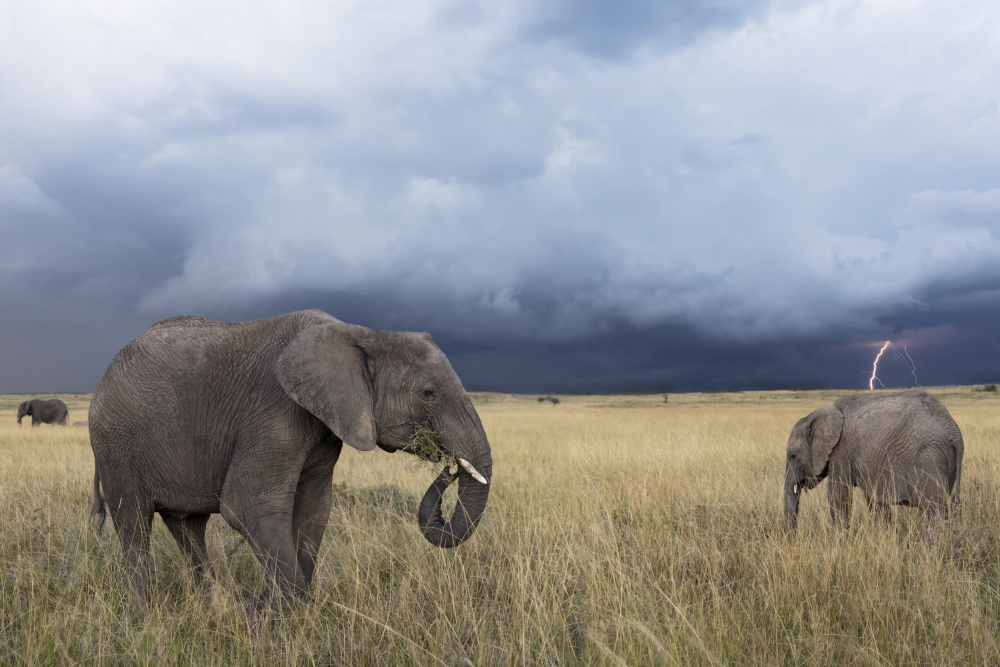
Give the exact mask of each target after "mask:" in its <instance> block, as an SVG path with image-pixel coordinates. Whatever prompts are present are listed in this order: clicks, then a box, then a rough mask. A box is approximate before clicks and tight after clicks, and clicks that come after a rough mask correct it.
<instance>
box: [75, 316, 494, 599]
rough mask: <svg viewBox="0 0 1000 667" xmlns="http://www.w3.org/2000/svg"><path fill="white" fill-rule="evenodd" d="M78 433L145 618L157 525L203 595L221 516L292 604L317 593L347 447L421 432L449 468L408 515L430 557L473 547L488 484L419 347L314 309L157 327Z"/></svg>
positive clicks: (444, 363)
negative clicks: (436, 551) (338, 470)
mask: <svg viewBox="0 0 1000 667" xmlns="http://www.w3.org/2000/svg"><path fill="white" fill-rule="evenodd" d="M89 422H90V440H91V445H92V447H93V450H94V458H95V462H96V465H95V473H94V508H93V511H94V514H95V515H97V518H98V519H99V521H100V523H101V524H103V522H104V516H105V510H104V502H103V499H102V498H101V495H100V485H102V484H103V487H104V492H105V494H106V495H107V505H108V509H109V510H110V512H111V518H112V519H113V521H114V525H115V530H116V531H117V533H118V536H119V538H120V539H121V543H122V549H123V552H124V556H125V559H126V565H127V568H126V569H127V573H128V577H129V583H130V585H131V589H132V591H133V593H134V594H135V596H136V598H137V600H138V602H139V606H140V607H141V608H145V606H146V604H147V602H148V598H149V578H150V573H149V533H150V528H151V525H152V520H153V514H154V513H155V512H159V514H160V516H161V517H162V518H163V521H164V523H166V525H167V528H168V529H169V530H170V532H171V534H172V535H173V536H174V538H175V539H176V540H177V543H178V544H179V545H180V547H181V550H182V551H183V552H184V553H185V554H186V555H187V557H188V558H189V560H190V562H191V564H192V565H193V566H194V570H195V577H196V580H198V581H199V582H201V581H203V577H204V576H205V575H211V570H210V567H209V565H208V561H207V556H206V549H205V526H206V524H207V522H208V518H209V515H210V514H213V513H221V514H222V516H223V518H224V519H225V520H226V521H227V522H228V523H229V525H230V526H232V527H233V528H234V529H235V530H236V531H238V532H239V533H240V534H242V535H243V536H244V537H245V538H246V540H247V542H248V543H249V544H250V545H251V547H252V548H253V550H254V552H255V555H256V556H257V558H258V560H259V561H260V562H261V564H262V565H263V566H264V567H265V568H266V569H267V572H268V575H269V576H268V579H269V580H271V581H276V582H277V584H278V587H279V589H280V590H279V593H280V594H281V596H282V599H284V600H288V599H290V598H293V597H297V596H299V595H301V594H302V593H303V591H304V590H305V589H306V587H307V586H308V585H309V583H310V581H311V580H312V578H313V571H314V568H315V565H316V553H317V551H318V549H319V546H320V542H321V541H322V539H323V532H324V530H325V528H326V525H327V521H328V519H329V515H330V506H331V500H332V484H331V481H332V477H333V469H334V465H335V464H336V463H337V458H338V457H339V456H340V452H341V447H342V444H343V443H344V442H346V443H347V444H349V445H351V446H352V447H354V448H355V449H359V450H361V451H369V450H372V449H374V448H375V446H376V445H378V446H379V447H380V448H382V449H383V450H385V451H389V452H394V451H396V450H399V449H403V450H404V451H413V444H412V443H413V442H414V441H415V435H416V434H417V432H418V430H420V429H421V427H422V426H423V427H426V426H429V427H430V429H431V432H433V433H435V434H436V435H437V437H438V438H439V439H440V443H441V446H442V448H443V450H444V453H445V454H447V455H450V456H452V457H454V460H455V461H457V464H458V466H457V472H456V473H451V472H449V470H448V467H447V466H446V467H445V469H444V471H443V472H442V474H441V475H439V476H438V478H437V479H436V480H435V481H434V482H433V483H432V484H431V486H430V487H429V488H428V489H427V492H426V494H425V496H424V500H423V502H422V504H421V506H420V510H419V513H418V524H419V526H420V528H421V530H422V532H423V535H424V537H426V538H427V540H428V541H430V542H431V543H432V544H435V545H437V546H440V547H454V546H457V545H459V544H461V543H462V542H464V541H465V540H466V539H467V538H468V537H469V536H470V535H471V534H472V532H473V530H474V529H475V527H476V525H477V524H478V523H479V520H480V517H481V516H482V513H483V510H484V509H485V507H486V500H487V497H488V495H489V489H490V478H491V476H492V474H493V460H492V457H491V453H490V445H489V442H488V441H487V438H486V433H485V432H484V430H483V426H482V424H481V423H480V421H479V415H478V414H477V413H476V409H475V408H474V407H473V405H472V401H471V400H469V397H468V395H467V394H466V393H465V390H464V389H463V388H462V383H461V381H460V380H459V379H458V376H457V375H456V374H455V371H454V370H453V369H452V367H451V365H450V364H449V363H448V359H447V358H446V357H445V355H444V353H443V352H442V351H441V350H440V349H439V348H438V347H437V346H436V345H435V344H434V342H433V340H432V339H431V337H430V335H428V334H425V333H407V332H396V331H377V330H373V329H366V328H365V327H361V326H356V325H352V324H346V323H344V322H341V321H339V320H337V319H335V318H333V317H331V316H330V315H327V314H326V313H324V312H321V311H318V310H306V311H302V312H297V313H291V314H288V315H282V316H279V317H272V318H269V319H263V320H254V321H250V322H240V323H236V324H227V323H223V322H213V321H210V320H205V319H202V318H200V317H188V316H184V317H174V318H172V319H169V320H164V321H163V322H160V323H158V324H155V325H153V326H152V327H150V328H149V329H147V330H146V331H144V332H143V333H141V334H140V335H139V336H138V337H137V338H136V339H135V340H133V341H132V342H131V343H129V344H128V345H126V346H125V347H124V348H122V350H121V351H119V352H118V354H117V355H116V356H115V358H114V360H113V361H112V362H111V365H110V366H109V367H108V370H107V372H106V373H105V374H104V378H103V379H102V380H101V383H100V384H99V385H98V387H97V390H96V392H95V393H94V398H93V401H92V403H91V407H90V417H89ZM421 432H423V431H421ZM456 479H457V480H458V483H459V486H458V489H459V491H458V506H457V507H456V509H455V512H454V514H453V516H452V518H451V519H449V520H447V521H445V520H444V518H443V517H442V514H441V495H442V493H443V491H444V488H446V487H447V486H448V485H449V484H451V482H453V481H454V480H456ZM266 598H267V594H265V595H264V596H263V597H262V598H261V599H259V600H257V601H256V602H255V604H257V605H262V604H263V603H264V602H265V600H266Z"/></svg>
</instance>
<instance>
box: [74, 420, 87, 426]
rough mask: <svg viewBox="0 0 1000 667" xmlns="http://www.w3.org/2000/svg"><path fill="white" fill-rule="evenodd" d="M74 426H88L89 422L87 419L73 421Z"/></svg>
mask: <svg viewBox="0 0 1000 667" xmlns="http://www.w3.org/2000/svg"><path fill="white" fill-rule="evenodd" d="M73 426H74V427H77V426H79V427H86V426H87V422H86V421H82V422H73Z"/></svg>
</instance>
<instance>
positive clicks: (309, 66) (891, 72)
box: [0, 0, 1000, 391]
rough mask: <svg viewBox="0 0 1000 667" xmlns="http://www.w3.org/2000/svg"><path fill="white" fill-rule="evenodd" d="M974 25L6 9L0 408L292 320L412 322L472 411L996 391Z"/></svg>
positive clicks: (780, 6)
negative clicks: (525, 403) (642, 394)
mask: <svg viewBox="0 0 1000 667" xmlns="http://www.w3.org/2000/svg"><path fill="white" fill-rule="evenodd" d="M608 7H609V8H610V7H611V6H610V5H609V6H608ZM980 8H981V7H980V5H979V3H977V2H972V1H963V2H958V3H957V4H954V5H950V6H949V7H948V8H947V9H944V8H939V7H937V6H936V5H934V4H933V3H930V2H927V3H918V6H917V7H915V8H910V9H909V10H907V11H905V12H903V11H902V10H897V9H894V8H892V7H888V6H878V7H876V6H873V5H857V4H852V3H841V2H838V1H834V0H828V1H822V2H821V1H817V2H813V3H808V4H802V3H756V4H752V5H740V6H739V7H737V6H736V5H733V4H726V3H708V4H704V3H698V4H683V3H668V4H665V5H664V4H662V3H661V5H655V6H654V5H652V4H644V3H626V4H625V5H621V6H615V8H614V11H611V10H610V9H607V8H605V7H604V6H603V5H601V6H600V7H599V6H598V5H596V4H593V3H586V2H585V3H572V4H570V3H549V4H545V5H536V4H534V3H520V4H519V3H515V4H510V3H494V2H485V1H484V2H480V3H475V4H468V3H463V4H459V3H453V2H444V1H441V2H426V3H419V4H418V3H407V4H406V5H405V6H400V7H399V11H398V12H388V13H386V12H381V11H378V10H377V9H376V8H373V7H369V6H368V5H365V4H363V3H358V4H356V5H352V4H350V3H346V4H338V5H337V6H336V7H331V6H327V5H326V4H324V3H319V2H307V1H303V2H300V3H297V4H295V5H289V6H287V7H283V8H277V7H272V6H270V5H266V4H265V3H260V4H259V5H257V6H256V7H255V9H254V8H251V9H252V11H251V10H248V11H247V12H244V13H240V14H239V16H240V17H241V18H239V19H238V20H233V19H232V15H231V13H230V12H228V11H227V10H218V11H219V13H217V14H216V13H213V10H209V9H206V8H204V7H202V6H201V5H198V6H195V5H194V4H190V5H189V4H185V3H174V4H171V5H163V6H151V7H150V8H147V9H144V10H143V11H139V12H136V13H134V15H132V16H131V17H129V18H128V19H126V18H124V17H122V16H120V15H117V14H114V13H109V12H106V11H105V10H103V9H101V8H99V7H92V8H89V9H87V10H84V9H78V8H69V9H67V14H66V15H65V16H62V17H60V20H59V21H58V22H57V21H55V19H54V18H53V17H51V16H49V15H47V14H45V13H44V12H41V11H40V10H35V9H33V8H32V7H31V6H28V5H25V6H21V7H18V8H15V12H16V13H18V17H17V19H18V25H20V26H22V29H20V30H19V31H18V32H17V33H13V32H11V31H10V28H9V27H8V28H0V90H2V91H3V93H2V95H3V97H2V102H3V103H2V104H0V236H2V237H3V239H4V244H3V245H0V277H2V278H3V286H4V288H5V289H4V290H2V293H0V310H2V312H3V313H4V318H3V320H2V321H0V336H2V340H3V341H4V343H5V346H4V347H5V348H6V350H5V351H4V352H0V391H21V390H26V389H31V390H32V391H35V390H39V391H41V390H45V389H46V388H51V390H57V389H72V390H76V389H86V388H88V387H92V386H93V385H94V384H96V381H97V379H98V378H99V376H100V372H101V371H102V370H103V368H104V367H105V366H106V364H107V362H108V361H109V360H110V357H111V355H113V353H114V351H115V350H116V349H117V348H118V347H120V346H121V345H123V344H124V343H125V342H127V341H128V340H129V339H130V338H131V337H132V336H134V335H135V334H137V333H138V332H139V331H140V330H141V329H142V328H144V327H145V326H148V325H149V324H151V323H153V322H155V321H156V320H158V319H161V318H163V317H168V316H171V315H175V314H179V313H195V314H200V315H204V316H209V317H217V318H223V319H229V320H238V319H246V318H250V317H257V316H266V315H273V314H276V313H280V312H287V311H289V310H294V309H297V308H305V307H320V308H324V309H326V310H327V311H328V312H330V313H331V314H334V315H336V316H338V317H341V318H342V319H346V320H348V321H356V322H359V323H362V324H366V325H368V326H378V327H384V328H397V329H424V330H429V331H431V332H432V333H433V334H434V335H435V338H436V339H437V340H439V341H441V342H442V345H443V346H445V349H446V351H448V352H449V354H450V355H451V356H452V357H453V358H454V360H455V365H456V368H459V370H460V372H461V373H462V375H463V378H465V379H466V382H467V384H469V385H470V386H474V387H475V388H482V389H488V388H496V389H507V390H522V391H535V390H538V391H556V390H559V391H567V390H579V391H585V390H586V391H592V390H628V389H635V390H638V389H644V390H659V389H665V388H671V389H674V390H677V389H683V388H712V387H733V388H750V387H757V386H761V387H763V386H767V387H771V386H774V387H777V386H859V383H861V382H863V381H866V377H867V376H866V372H867V366H868V364H869V363H870V358H871V356H872V345H874V344H875V343H876V342H879V343H880V342H881V341H882V340H885V339H887V338H892V339H894V340H899V341H903V340H911V341H913V345H911V346H910V349H911V350H913V351H914V352H915V354H917V357H918V358H919V363H920V364H922V365H924V366H925V368H926V372H925V373H923V374H922V375H921V378H920V379H921V381H922V382H924V383H940V382H951V381H978V380H977V379H976V378H980V377H992V376H991V375H990V374H991V373H993V372H994V371H993V369H992V367H991V366H990V365H989V363H987V362H985V361H983V359H985V358H986V356H987V355H988V354H989V353H990V350H994V352H996V350H995V349H994V346H993V343H992V342H991V339H990V336H995V337H997V340H1000V331H998V330H1000V326H998V324H1000V322H998V318H996V317H994V316H993V314H992V313H993V311H996V304H997V295H998V289H1000V262H998V259H1000V240H998V237H997V231H996V230H997V222H998V218H1000V194H998V193H1000V173H998V169H997V167H996V165H997V164H1000V161H998V159H997V158H998V156H997V151H998V150H1000V149H998V148H997V146H1000V136H998V135H1000V115H998V114H997V108H998V106H997V99H996V95H994V94H993V93H992V92H990V91H995V90H998V89H1000V87H998V86H997V85H996V84H997V77H998V70H997V69H996V67H995V65H994V63H993V61H992V60H991V59H990V58H988V57H983V54H985V53H989V52H990V51H989V50H990V49H991V48H992V46H991V45H992V36H993V35H994V34H996V31H997V29H1000V25H993V23H991V21H992V18H991V17H990V16H989V15H981V12H980V11H979V10H980ZM609 12H610V13H609ZM970 17H976V21H975V22H970V21H967V20H966V19H967V18H970ZM970 26H971V27H970ZM4 30H6V32H3V31H4ZM887 45H893V47H892V48H891V49H890V48H889V47H888V46H887ZM956 72H961V76H956V74H955V73H956ZM39 82H45V85H40V83H39ZM956 341H962V349H965V350H970V353H969V357H968V358H963V357H961V356H960V355H957V353H956V352H955V342H956ZM921 347H922V348H923V350H922V352H921V351H918V348H921ZM876 349H877V348H876ZM13 350H18V351H20V350H30V354H29V355H25V354H21V353H19V352H14V351H13ZM52 350H58V352H56V353H53V352H52ZM972 350H975V353H974V354H973V353H972V352H971V351H972ZM29 360H30V361H29ZM990 363H992V358H991V361H990ZM977 364H978V365H977ZM900 370H907V371H908V369H905V368H904V367H903V366H900ZM908 372H909V371H908ZM963 379H964V380H963ZM897 380H898V382H899V383H901V384H906V383H908V382H912V381H913V380H912V378H909V379H908V376H907V375H905V374H904V375H902V376H901V377H899V378H897Z"/></svg>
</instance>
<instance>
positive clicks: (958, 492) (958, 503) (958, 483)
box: [951, 434, 965, 511]
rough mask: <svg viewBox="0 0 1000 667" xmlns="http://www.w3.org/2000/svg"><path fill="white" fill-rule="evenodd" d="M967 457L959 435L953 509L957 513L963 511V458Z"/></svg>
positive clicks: (956, 450) (952, 501) (956, 446)
mask: <svg viewBox="0 0 1000 667" xmlns="http://www.w3.org/2000/svg"><path fill="white" fill-rule="evenodd" d="M964 455H965V443H964V442H963V441H962V436H961V434H959V436H958V440H957V441H956V442H955V484H954V485H953V486H952V489H951V491H952V495H951V508H952V510H955V511H961V509H962V457H963V456H964Z"/></svg>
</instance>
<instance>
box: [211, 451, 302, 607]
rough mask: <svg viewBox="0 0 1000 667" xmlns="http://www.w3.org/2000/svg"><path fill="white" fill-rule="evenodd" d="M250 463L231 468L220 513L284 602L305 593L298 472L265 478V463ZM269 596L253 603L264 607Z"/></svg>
mask: <svg viewBox="0 0 1000 667" xmlns="http://www.w3.org/2000/svg"><path fill="white" fill-rule="evenodd" d="M250 461H251V462H250V463H243V462H240V463H236V464H234V465H232V466H231V467H230V469H229V474H228V475H227V476H226V483H225V486H223V489H222V495H221V498H220V501H221V503H220V505H221V508H220V509H221V513H222V516H223V518H224V519H225V520H226V521H227V522H228V523H229V525H230V526H232V527H233V528H234V529H235V530H236V531H238V532H239V533H240V534H241V535H243V537H245V538H246V540H247V543H248V544H250V547H251V548H252V549H253V551H254V555H256V556H257V560H258V561H260V564H261V565H262V566H263V567H264V569H265V571H266V573H267V578H268V580H269V581H274V582H277V584H278V588H279V592H280V593H281V597H282V600H283V601H288V600H290V599H292V598H294V597H298V596H300V595H302V593H303V592H304V591H305V588H306V577H305V573H303V571H302V568H301V567H299V563H298V554H297V553H296V545H295V539H294V536H293V534H292V512H293V507H294V500H295V487H296V483H297V481H298V470H295V472H294V473H289V474H276V473H277V472H278V471H273V470H272V473H271V474H270V475H269V476H268V478H267V479H266V480H261V479H260V478H261V475H262V473H261V463H260V461H259V460H253V459H250ZM285 472H286V473H287V472H288V471H285ZM269 597H270V596H269V594H267V593H265V594H264V595H262V596H261V597H260V598H258V599H257V600H256V601H255V602H253V603H252V604H253V606H254V607H255V608H256V609H260V608H262V607H264V606H266V604H267V602H268V598H269Z"/></svg>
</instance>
